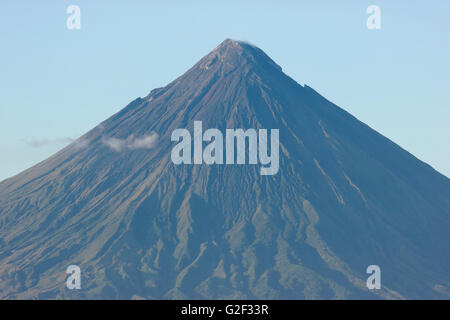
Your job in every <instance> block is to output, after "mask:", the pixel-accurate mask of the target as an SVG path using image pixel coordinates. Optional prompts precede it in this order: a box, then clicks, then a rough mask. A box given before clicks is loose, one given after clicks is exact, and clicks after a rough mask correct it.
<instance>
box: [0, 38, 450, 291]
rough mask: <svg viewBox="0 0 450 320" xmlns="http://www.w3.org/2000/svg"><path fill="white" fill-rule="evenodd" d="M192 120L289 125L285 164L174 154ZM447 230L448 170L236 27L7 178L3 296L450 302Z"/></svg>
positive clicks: (1, 205) (0, 272) (0, 217)
mask: <svg viewBox="0 0 450 320" xmlns="http://www.w3.org/2000/svg"><path fill="white" fill-rule="evenodd" d="M349 90H351V89H350V88H349ZM196 120H198V121H202V123H203V128H204V130H206V129H208V128H218V129H219V130H221V131H222V132H225V129H227V128H243V129H244V130H245V129H249V128H255V129H260V128H264V129H272V128H276V129H279V136H280V138H279V139H280V149H279V150H280V151H279V155H280V168H279V171H278V173H277V174H275V175H268V176H264V175H260V172H259V171H260V166H259V165H249V164H247V165H206V164H201V165H184V164H181V165H175V164H173V162H172V161H171V157H170V154H171V150H172V148H173V147H174V145H175V143H174V142H172V141H171V134H172V132H173V130H175V129H177V128H187V129H189V131H190V132H192V129H193V123H194V121H196ZM149 137H152V139H153V140H154V141H153V142H152V144H151V145H149V144H145V143H140V142H142V141H143V139H147V138H149ZM143 146H145V147H143ZM449 230H450V181H449V179H448V178H447V177H445V176H443V175H441V174H440V173H438V172H437V171H435V170H434V169H433V168H431V167H430V166H429V165H427V164H425V163H423V162H421V161H420V160H418V159H417V158H415V157H414V156H413V155H411V154H410V153H408V152H407V151H405V150H403V149H402V148H401V147H399V146H398V145H396V144H395V143H393V142H392V141H390V140H389V139H387V138H385V137H384V136H382V135H380V134H379V133H377V132H376V131H374V130H372V129H371V128H369V127H368V126H367V125H365V124H364V123H362V122H360V121H358V120H357V119H356V118H354V117H353V116H351V115H350V114H349V113H347V112H346V111H344V110H343V109H341V108H339V107H338V106H336V105H334V104H333V103H331V102H330V101H328V100H326V99H325V98H324V97H322V96H321V95H320V94H318V93H317V92H316V91H314V90H313V89H311V88H310V87H308V86H301V85H299V84H298V83H296V82H295V81H294V80H292V79H291V78H290V77H288V76H287V75H285V74H284V73H283V72H282V69H281V68H280V67H279V66H278V65H277V64H276V63H275V62H274V61H273V60H271V59H270V58H269V57H268V56H267V55H266V54H265V53H264V52H263V51H262V50H260V49H258V48H257V47H255V46H253V45H250V44H248V43H244V42H239V41H233V40H229V39H228V40H225V41H224V42H223V43H221V44H220V45H219V46H218V47H217V48H216V49H214V50H213V51H212V52H211V53H209V54H208V55H206V56H205V57H203V58H202V59H201V60H200V61H199V62H198V63H197V64H195V65H194V66H193V67H192V68H191V69H190V70H188V71H187V72H186V73H185V74H183V75H182V76H181V77H179V78H178V79H176V80H175V81H173V82H172V83H170V84H169V85H167V86H166V87H164V88H158V89H155V90H153V91H151V92H150V94H149V95H148V96H146V97H144V98H138V99H136V100H134V101H133V102H131V103H130V104H129V105H128V106H126V107H125V108H124V109H123V110H122V111H120V112H118V113H117V114H115V115H114V116H112V117H111V118H109V119H107V120H106V121H104V122H103V123H101V124H100V125H98V126H97V127H95V128H93V129H92V130H91V131H89V132H88V133H86V134H85V135H83V136H82V137H80V138H79V139H78V140H77V141H75V142H74V143H72V144H71V145H69V146H67V147H66V148H64V149H62V150H61V151H59V152H58V153H56V154H55V155H53V156H51V157H50V158H48V159H46V160H45V161H43V162H41V163H39V164H37V165H35V166H34V167H32V168H30V169H28V170H25V171H24V172H22V173H20V174H18V175H16V176H14V177H12V178H10V179H6V180H4V181H2V182H1V183H0V298H2V299H33V298H38V299H50V298H57V299H100V298H102V299H134V298H147V299H182V298H192V299H204V298H208V299H238V298H242V299H355V298H358V299H403V298H407V299H416V298H425V299H435V298H444V299H449V298H450V274H449V265H450V250H449V243H450V235H449ZM72 264H75V265H78V266H80V268H81V272H82V273H81V278H82V280H81V286H82V289H81V290H69V289H67V288H66V278H67V274H66V268H67V267H68V266H69V265H72ZM369 265H378V266H380V268H381V275H382V276H381V284H382V287H381V289H380V290H369V289H367V287H366V279H367V277H368V276H369V275H368V274H366V268H367V267H368V266H369Z"/></svg>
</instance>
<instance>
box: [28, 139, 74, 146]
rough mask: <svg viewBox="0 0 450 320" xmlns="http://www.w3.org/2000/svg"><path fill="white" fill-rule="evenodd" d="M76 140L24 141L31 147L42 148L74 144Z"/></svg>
mask: <svg viewBox="0 0 450 320" xmlns="http://www.w3.org/2000/svg"><path fill="white" fill-rule="evenodd" d="M74 140H75V139H73V138H58V139H33V140H24V141H25V143H26V144H27V145H28V146H29V147H32V148H42V147H47V146H53V145H61V144H69V143H72V142H73V141H74Z"/></svg>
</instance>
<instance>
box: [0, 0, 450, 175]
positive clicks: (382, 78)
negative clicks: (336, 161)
mask: <svg viewBox="0 0 450 320" xmlns="http://www.w3.org/2000/svg"><path fill="white" fill-rule="evenodd" d="M71 4H74V5H78V6H79V7H80V9H81V29H80V30H68V29H67V27H66V20H67V18H68V16H69V15H68V14H66V9H67V7H68V6H69V5H71ZM371 4H374V5H378V6H379V7H380V8H381V29H380V30H369V29H367V27H366V20H367V18H368V14H367V13H366V8H367V7H368V6H369V5H371ZM449 22H450V1H448V0H441V1H436V0H434V1H433V0H432V1H414V0H409V1H401V0H397V1H380V0H371V1H363V0H354V1H352V0H343V1H336V0H334V1H333V0H330V1H324V0H323V1H320V0H319V1H261V0H260V1H242V0H241V1H230V0H228V1H211V0H209V1H159V2H156V1H143V0H142V1H100V0H96V1H92V0H89V1H77V0H71V1H62V0H54V1H48V0H42V1H39V2H38V1H31V0H29V1H20V0H14V1H10V0H2V1H1V2H0V88H1V89H0V137H1V139H0V150H1V155H2V156H1V160H0V180H3V179H4V178H7V177H9V176H12V175H14V174H17V173H18V172H20V171H22V170H24V169H26V168H28V167H30V166H31V165H33V164H35V163H37V162H39V161H41V160H43V159H45V158H47V157H48V156H50V155H51V154H52V153H54V152H56V151H57V150H59V149H61V148H62V147H63V146H65V145H66V144H67V143H68V142H69V141H70V139H71V138H76V137H78V136H80V135H82V134H83V133H84V132H86V131H88V130H89V129H90V128H92V127H94V126H95V125H97V124H98V123H99V122H101V121H103V120H104V119H106V118H107V117H109V116H111V115H112V114H114V113H115V112H117V111H119V110H120V109H121V108H123V107H124V106H125V105H126V104H127V103H128V102H130V101H131V100H133V99H135V98H136V97H139V96H141V97H142V96H145V95H146V94H148V92H149V91H150V90H151V89H153V88H155V87H161V86H164V85H166V84H167V83H169V82H170V81H171V80H173V79H175V78H176V77H177V76H179V75H181V74H182V73H183V72H184V71H186V70H187V69H188V68H189V67H191V66H192V65H193V64H194V63H195V62H196V61H197V60H199V59H200V58H201V57H202V56H204V55H205V54H207V53H208V52H209V51H211V50H212V49H213V48H214V47H216V46H217V45H218V44H219V43H220V42H222V41H223V40H224V39H225V38H233V39H238V40H248V41H250V42H252V43H254V44H255V45H257V46H258V47H260V48H261V49H263V50H264V51H265V52H266V53H267V54H268V55H269V56H271V57H272V58H273V59H274V60H275V61H276V62H277V63H278V64H279V65H280V66H282V67H283V70H284V72H286V73H287V74H288V75H290V76H291V77H292V78H294V79H295V80H296V81H298V82H299V83H300V84H307V85H309V86H311V87H312V88H314V89H316V90H317V91H318V92H319V93H321V94H322V95H324V96H325V97H326V98H327V99H329V100H331V101H332V102H334V103H336V104H337V105H339V106H340V107H342V108H344V109H345V110H347V111H349V112H350V113H352V114H353V115H354V116H356V117H357V118H359V119H360V120H361V121H363V122H365V123H367V124H368V125H370V126H371V127H372V128H374V129H375V130H377V131H379V132H380V133H382V134H383V135H385V136H387V137H388V138H390V139H391V140H393V141H394V142H396V143H398V144H399V145H400V146H402V147H403V148H405V149H406V150H408V151H409V152H411V153H412V154H414V155H415V156H417V157H418V158H419V159H421V160H423V161H425V162H427V163H429V164H430V165H432V166H433V167H434V168H435V169H437V170H438V171H440V172H441V173H443V174H445V175H446V176H450V148H449V146H450V143H449V141H450V126H449V120H450V90H449V89H450V77H449V75H450V60H449V57H450V41H449V39H450V23H449Z"/></svg>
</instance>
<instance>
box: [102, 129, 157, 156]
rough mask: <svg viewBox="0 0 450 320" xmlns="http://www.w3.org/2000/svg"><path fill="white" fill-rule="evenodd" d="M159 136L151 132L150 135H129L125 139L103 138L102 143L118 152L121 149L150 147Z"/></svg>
mask: <svg viewBox="0 0 450 320" xmlns="http://www.w3.org/2000/svg"><path fill="white" fill-rule="evenodd" d="M158 138H159V136H158V134H157V133H155V132H153V133H151V134H150V135H144V136H142V137H134V135H130V136H129V137H128V138H126V139H118V138H104V139H103V140H102V143H103V144H104V145H106V146H107V147H108V148H110V149H111V150H113V151H116V152H120V151H122V150H126V149H128V150H136V149H150V148H153V147H154V146H155V144H156V141H157V140H158Z"/></svg>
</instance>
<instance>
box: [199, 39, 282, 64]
mask: <svg viewBox="0 0 450 320" xmlns="http://www.w3.org/2000/svg"><path fill="white" fill-rule="evenodd" d="M217 62H218V64H219V65H221V66H222V68H221V69H222V70H223V68H225V69H226V70H229V71H231V70H232V69H234V68H237V67H242V66H253V67H255V66H258V67H263V68H264V69H266V68H275V69H277V70H279V71H281V70H282V69H281V67H280V66H279V65H278V64H276V63H275V61H273V60H272V59H271V58H270V57H269V56H268V55H267V54H266V53H265V52H264V51H262V50H261V49H259V48H258V47H257V46H255V45H253V44H251V43H249V42H247V41H240V40H233V39H229V38H227V39H225V40H224V41H223V42H222V43H220V44H219V45H218V46H217V47H216V48H215V49H214V50H213V51H211V52H210V53H209V54H207V55H206V56H205V57H203V59H201V60H200V61H199V63H198V64H197V66H198V67H199V68H201V69H205V70H209V69H210V67H211V66H212V65H214V64H217Z"/></svg>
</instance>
